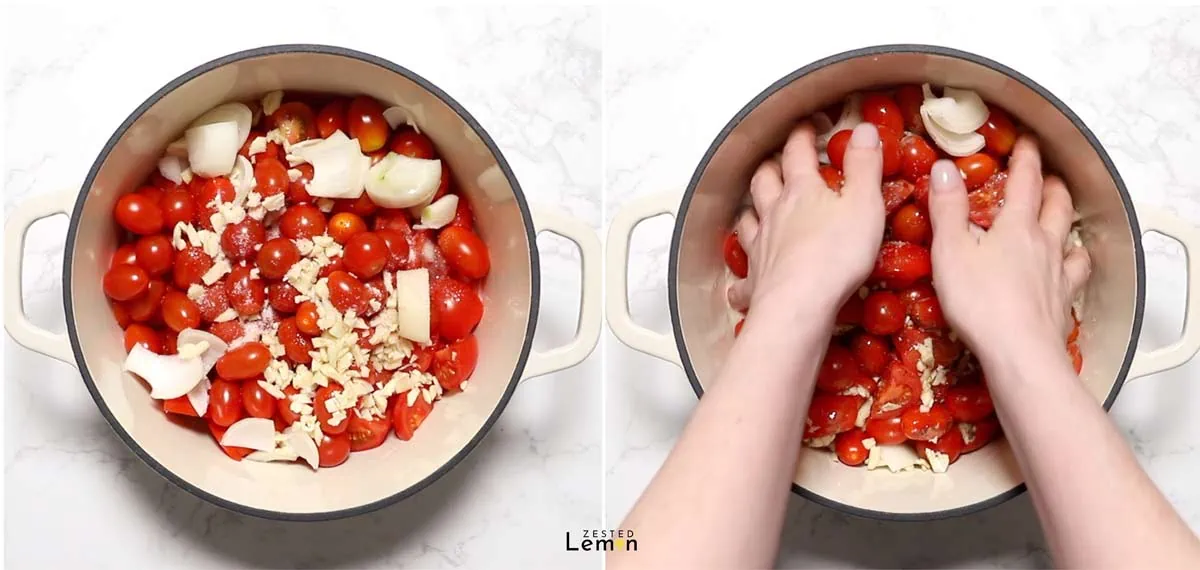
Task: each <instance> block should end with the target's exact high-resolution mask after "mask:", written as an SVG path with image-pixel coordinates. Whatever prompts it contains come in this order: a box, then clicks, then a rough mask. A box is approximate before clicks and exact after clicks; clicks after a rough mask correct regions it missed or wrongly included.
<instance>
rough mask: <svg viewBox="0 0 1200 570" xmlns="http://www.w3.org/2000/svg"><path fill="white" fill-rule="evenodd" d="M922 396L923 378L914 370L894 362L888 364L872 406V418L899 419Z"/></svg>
mask: <svg viewBox="0 0 1200 570" xmlns="http://www.w3.org/2000/svg"><path fill="white" fill-rule="evenodd" d="M920 396H921V377H920V376H919V375H918V374H917V373H916V372H915V371H914V370H913V369H910V368H909V367H907V366H905V365H904V364H902V363H900V362H898V361H895V360H893V361H891V362H889V363H888V367H887V370H885V371H884V375H883V378H882V379H881V381H880V383H879V390H878V391H877V392H876V393H875V400H874V402H872V404H871V418H872V419H888V418H894V417H898V416H900V415H901V414H902V413H903V412H904V410H905V409H908V408H909V407H911V406H913V405H914V404H916V402H917V400H918V399H919V398H920ZM885 407H886V408H887V409H886V410H885V409H884V408H885Z"/></svg>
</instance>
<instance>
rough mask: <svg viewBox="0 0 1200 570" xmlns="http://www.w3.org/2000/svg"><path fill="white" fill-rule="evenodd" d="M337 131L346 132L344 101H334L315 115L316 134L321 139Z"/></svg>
mask: <svg viewBox="0 0 1200 570" xmlns="http://www.w3.org/2000/svg"><path fill="white" fill-rule="evenodd" d="M338 131H342V132H343V133H344V132H346V100H345V99H334V100H332V101H330V102H328V103H326V104H325V106H324V107H321V111H320V112H319V113H317V134H318V135H320V136H321V138H323V139H327V138H329V136H330V135H332V134H333V133H336V132H338Z"/></svg>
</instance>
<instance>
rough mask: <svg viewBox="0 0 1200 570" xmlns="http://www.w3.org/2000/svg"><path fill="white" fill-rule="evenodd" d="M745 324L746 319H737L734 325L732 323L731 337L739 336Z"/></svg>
mask: <svg viewBox="0 0 1200 570" xmlns="http://www.w3.org/2000/svg"><path fill="white" fill-rule="evenodd" d="M745 324H746V319H742V320H740V321H738V322H737V324H736V325H733V338H737V337H739V336H741V334H742V327H743V326H745Z"/></svg>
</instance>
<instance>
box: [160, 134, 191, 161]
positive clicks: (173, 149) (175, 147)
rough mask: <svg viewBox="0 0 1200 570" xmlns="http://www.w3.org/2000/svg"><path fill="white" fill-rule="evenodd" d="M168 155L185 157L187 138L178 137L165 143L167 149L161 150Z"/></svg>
mask: <svg viewBox="0 0 1200 570" xmlns="http://www.w3.org/2000/svg"><path fill="white" fill-rule="evenodd" d="M163 153H164V154H166V155H168V156H178V157H180V158H186V157H187V139H186V138H184V137H179V138H177V139H175V140H173V141H171V143H170V144H168V145H167V149H166V150H165V151H163Z"/></svg>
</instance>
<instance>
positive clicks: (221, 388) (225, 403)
mask: <svg viewBox="0 0 1200 570" xmlns="http://www.w3.org/2000/svg"><path fill="white" fill-rule="evenodd" d="M243 411H244V410H243V409H242V387H241V386H239V385H238V384H237V383H235V382H229V381H226V380H214V381H213V383H212V387H211V388H209V390H208V417H209V419H211V420H212V422H213V423H215V424H217V425H219V426H221V427H229V426H231V425H233V424H234V423H235V422H237V421H238V420H240V419H242V415H243V414H242V412H243Z"/></svg>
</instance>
